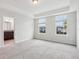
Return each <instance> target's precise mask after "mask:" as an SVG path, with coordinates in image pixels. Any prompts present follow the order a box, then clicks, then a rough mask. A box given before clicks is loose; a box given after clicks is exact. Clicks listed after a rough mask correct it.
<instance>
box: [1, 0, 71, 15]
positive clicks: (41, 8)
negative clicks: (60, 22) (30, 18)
mask: <svg viewBox="0 0 79 59" xmlns="http://www.w3.org/2000/svg"><path fill="white" fill-rule="evenodd" d="M69 1H70V0H38V4H37V5H36V6H35V5H33V3H32V1H31V0H0V4H6V5H10V6H13V7H15V8H18V9H19V10H21V11H24V12H25V13H26V12H28V13H30V14H38V13H41V12H45V11H49V10H55V9H58V8H62V7H65V6H68V5H69Z"/></svg>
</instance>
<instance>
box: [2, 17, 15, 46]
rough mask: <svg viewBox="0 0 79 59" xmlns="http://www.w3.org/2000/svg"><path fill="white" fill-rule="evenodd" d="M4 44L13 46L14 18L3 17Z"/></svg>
mask: <svg viewBox="0 0 79 59" xmlns="http://www.w3.org/2000/svg"><path fill="white" fill-rule="evenodd" d="M3 33H4V46H5V47H12V46H14V43H15V42H14V18H12V17H3Z"/></svg>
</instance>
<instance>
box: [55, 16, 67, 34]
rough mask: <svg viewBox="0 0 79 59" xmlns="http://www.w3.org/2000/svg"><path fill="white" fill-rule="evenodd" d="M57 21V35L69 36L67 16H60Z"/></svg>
mask: <svg viewBox="0 0 79 59" xmlns="http://www.w3.org/2000/svg"><path fill="white" fill-rule="evenodd" d="M55 19H56V34H67V15H59V16H56V17H55Z"/></svg>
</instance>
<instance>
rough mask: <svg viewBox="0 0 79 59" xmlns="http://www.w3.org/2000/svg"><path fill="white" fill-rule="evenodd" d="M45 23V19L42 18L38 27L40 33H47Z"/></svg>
mask: <svg viewBox="0 0 79 59" xmlns="http://www.w3.org/2000/svg"><path fill="white" fill-rule="evenodd" d="M45 21H46V20H45V18H40V19H39V24H38V27H39V32H40V33H45V32H46V25H45Z"/></svg>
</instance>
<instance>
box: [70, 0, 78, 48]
mask: <svg viewBox="0 0 79 59" xmlns="http://www.w3.org/2000/svg"><path fill="white" fill-rule="evenodd" d="M70 9H71V10H76V12H77V23H76V25H77V29H76V31H77V41H76V42H77V48H78V49H79V0H71V1H70Z"/></svg>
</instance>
